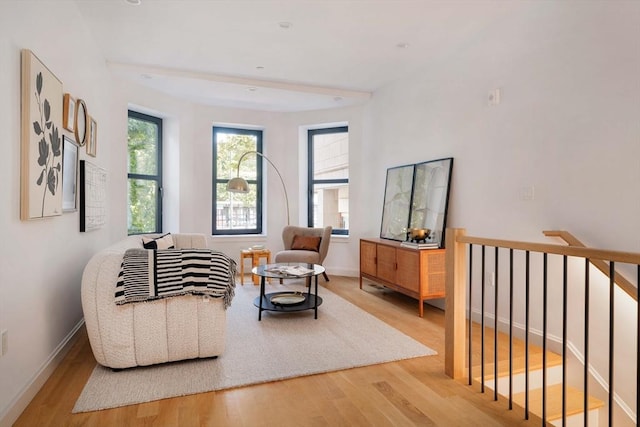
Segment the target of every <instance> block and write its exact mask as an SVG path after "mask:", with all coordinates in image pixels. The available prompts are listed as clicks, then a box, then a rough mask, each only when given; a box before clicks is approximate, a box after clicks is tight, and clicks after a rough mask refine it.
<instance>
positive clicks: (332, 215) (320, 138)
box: [308, 126, 349, 234]
mask: <svg viewBox="0 0 640 427" xmlns="http://www.w3.org/2000/svg"><path fill="white" fill-rule="evenodd" d="M308 144H309V166H308V168H309V178H308V183H309V193H308V194H309V200H308V212H309V221H308V225H309V227H326V226H329V225H330V226H332V227H333V234H349V128H348V127H347V126H341V127H335V128H327V129H313V130H309V131H308Z"/></svg>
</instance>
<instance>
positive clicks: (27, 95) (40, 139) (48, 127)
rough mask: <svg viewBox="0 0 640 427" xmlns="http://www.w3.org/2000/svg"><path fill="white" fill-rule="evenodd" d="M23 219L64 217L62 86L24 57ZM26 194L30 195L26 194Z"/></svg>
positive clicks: (31, 58) (28, 54) (33, 59)
mask: <svg viewBox="0 0 640 427" xmlns="http://www.w3.org/2000/svg"><path fill="white" fill-rule="evenodd" d="M23 55H25V58H24V59H23V85H26V86H25V87H23V103H24V105H23V115H26V117H23V120H24V121H25V122H24V123H23V126H25V127H24V128H23V132H24V135H23V138H25V140H23V142H22V143H23V150H24V151H23V156H24V157H23V168H24V169H25V170H23V172H22V173H23V183H22V185H23V201H22V202H23V204H25V203H26V206H23V210H24V211H26V212H23V219H32V218H43V217H47V216H52V215H60V214H61V213H62V183H61V178H62V132H61V128H60V125H61V122H62V83H61V82H60V81H59V80H58V79H56V77H55V76H54V75H53V74H52V73H51V72H50V71H49V70H48V69H47V68H46V67H45V66H44V65H43V64H42V63H41V62H40V61H39V60H38V59H37V58H36V56H35V55H33V53H31V52H29V51H25V52H24V53H23ZM25 192H26V194H25Z"/></svg>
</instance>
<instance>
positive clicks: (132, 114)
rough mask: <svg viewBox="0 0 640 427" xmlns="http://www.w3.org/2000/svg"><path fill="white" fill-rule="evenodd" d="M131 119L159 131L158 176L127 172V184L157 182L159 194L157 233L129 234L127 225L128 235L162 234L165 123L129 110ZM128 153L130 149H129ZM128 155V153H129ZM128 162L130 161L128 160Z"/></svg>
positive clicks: (157, 198) (128, 113)
mask: <svg viewBox="0 0 640 427" xmlns="http://www.w3.org/2000/svg"><path fill="white" fill-rule="evenodd" d="M130 118H134V119H136V120H142V121H146V122H151V123H153V124H155V125H156V127H157V129H158V136H157V140H156V143H157V147H156V153H157V158H156V162H157V163H156V164H157V169H156V175H147V174H138V173H129V172H128V171H127V182H128V181H129V180H130V179H136V180H148V181H155V182H156V186H157V188H158V193H157V195H156V213H157V214H156V227H155V231H142V232H139V233H129V227H128V225H127V234H128V235H130V236H132V235H137V234H147V233H162V232H163V231H162V199H163V191H164V188H163V186H162V185H163V184H162V146H163V134H162V126H163V121H162V118H161V117H156V116H151V115H149V114H144V113H141V112H139V111H134V110H127V121H128V120H129V119H130ZM127 151H128V148H127ZM127 154H128V153H127ZM127 162H128V160H127ZM128 168H129V165H128V163H127V169H128ZM128 200H129V192H128V191H127V201H128Z"/></svg>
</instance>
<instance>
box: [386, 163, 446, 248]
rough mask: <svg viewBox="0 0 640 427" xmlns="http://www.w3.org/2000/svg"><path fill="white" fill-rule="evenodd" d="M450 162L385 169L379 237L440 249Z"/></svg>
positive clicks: (444, 221) (442, 242) (444, 222)
mask: <svg viewBox="0 0 640 427" xmlns="http://www.w3.org/2000/svg"><path fill="white" fill-rule="evenodd" d="M452 169H453V158H452V157H448V158H445V159H439V160H431V161H427V162H422V163H416V164H412V165H405V166H398V167H394V168H389V169H387V182H386V187H385V194H384V207H383V211H382V227H381V230H380V237H381V238H384V239H390V240H398V241H409V242H414V243H419V242H421V243H420V244H428V245H429V247H433V246H434V244H436V246H437V247H440V248H441V247H444V230H445V227H446V218H447V207H448V204H449V188H450V181H451V171H452Z"/></svg>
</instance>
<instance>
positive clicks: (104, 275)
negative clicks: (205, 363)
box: [82, 234, 226, 369]
mask: <svg viewBox="0 0 640 427" xmlns="http://www.w3.org/2000/svg"><path fill="white" fill-rule="evenodd" d="M171 236H172V238H173V241H174V245H175V248H176V249H187V248H202V249H205V248H207V239H206V236H205V235H203V234H171ZM129 248H143V245H142V237H141V236H129V237H127V238H126V239H124V240H122V241H120V242H118V243H116V244H115V245H113V246H110V247H108V248H106V249H104V250H102V251H100V252H98V253H96V254H95V255H94V256H93V257H92V258H91V259H90V260H89V262H88V264H87V265H86V267H85V269H84V273H83V275H82V309H83V312H84V319H85V324H86V327H87V333H88V335H89V341H90V344H91V349H92V350H93V354H94V356H95V358H96V361H97V362H98V363H99V364H101V365H103V366H107V367H110V368H114V369H121V368H129V367H133V366H144V365H153V364H157V363H164V362H172V361H176V360H184V359H194V358H207V357H215V356H218V355H220V354H222V352H223V351H224V347H225V331H226V309H225V307H224V302H223V299H222V298H208V297H204V296H197V295H182V296H177V297H171V298H164V299H157V300H153V301H148V302H137V303H130V304H123V305H116V304H115V302H114V298H115V297H114V295H115V288H116V282H117V280H118V273H119V271H120V266H121V263H122V260H123V256H124V253H125V251H126V250H127V249H129Z"/></svg>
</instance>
